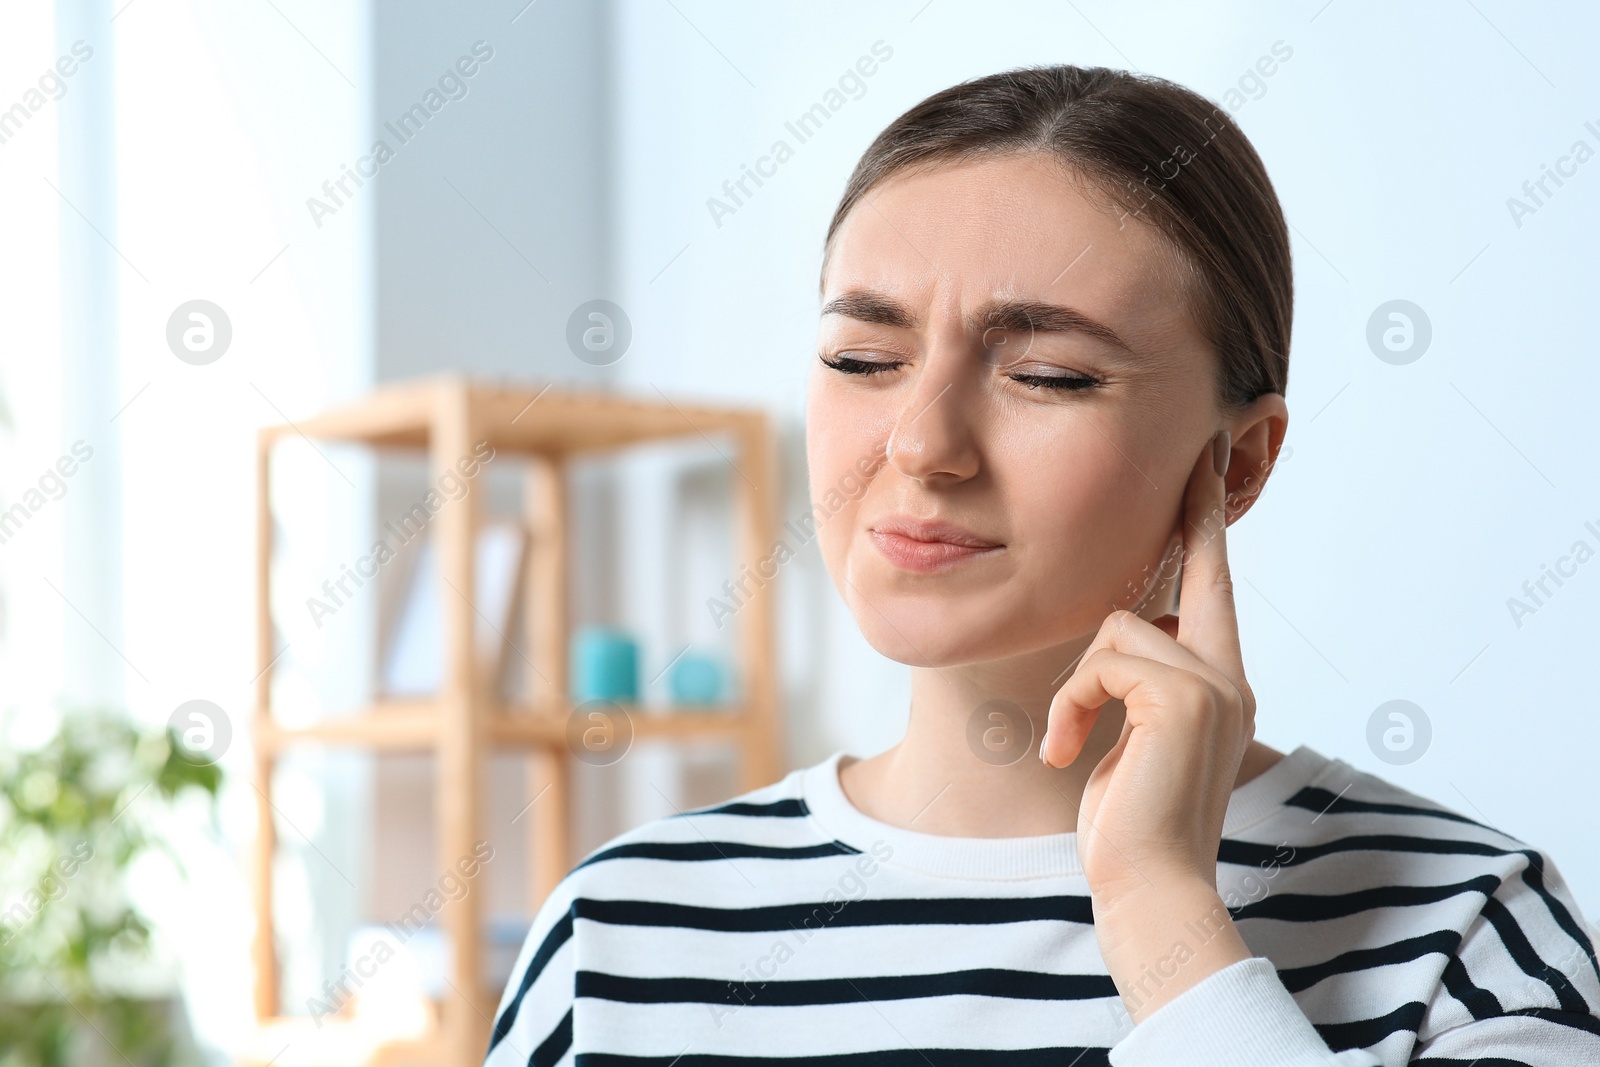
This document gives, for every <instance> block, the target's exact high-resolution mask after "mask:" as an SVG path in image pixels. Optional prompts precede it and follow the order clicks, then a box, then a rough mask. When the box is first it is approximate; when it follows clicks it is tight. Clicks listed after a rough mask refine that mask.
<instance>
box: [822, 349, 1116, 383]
mask: <svg viewBox="0 0 1600 1067" xmlns="http://www.w3.org/2000/svg"><path fill="white" fill-rule="evenodd" d="M818 358H819V359H821V360H822V363H823V365H824V366H826V367H831V368H832V369H834V370H836V371H839V372H840V373H841V374H863V375H864V374H879V373H882V372H883V371H889V370H894V369H895V368H896V367H898V366H900V365H901V364H900V363H899V362H896V361H878V360H870V359H852V358H851V357H849V356H836V357H834V358H833V359H829V358H828V357H827V356H819V357H818ZM1007 377H1009V378H1010V379H1011V380H1012V381H1014V382H1017V383H1019V384H1021V385H1025V386H1027V387H1028V388H1029V389H1039V388H1044V389H1055V390H1061V391H1063V392H1081V391H1083V390H1085V389H1093V388H1095V387H1096V386H1098V385H1102V384H1104V383H1102V382H1101V381H1100V380H1099V379H1098V378H1090V377H1087V376H1085V375H1080V374H1010V375H1007Z"/></svg>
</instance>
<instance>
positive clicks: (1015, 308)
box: [822, 289, 1133, 353]
mask: <svg viewBox="0 0 1600 1067" xmlns="http://www.w3.org/2000/svg"><path fill="white" fill-rule="evenodd" d="M822 314H823V316H824V317H826V316H828V315H843V316H845V317H847V318H852V319H855V320H857V321H858V322H870V323H874V324H876V325H879V326H892V327H895V328H897V329H902V330H914V329H916V328H917V327H918V326H919V325H921V322H920V320H919V319H918V318H917V316H916V315H915V314H914V313H913V312H912V311H911V309H910V308H908V307H907V306H906V305H904V304H902V303H901V302H900V301H898V300H896V299H894V297H892V296H889V295H888V294H887V293H883V292H879V291H878V290H876V289H851V290H850V291H848V292H846V293H842V294H840V295H839V296H836V297H834V298H833V299H832V300H830V301H828V302H827V303H826V304H824V305H823V307H822ZM966 328H967V330H968V332H970V333H976V334H983V333H987V332H988V331H990V330H1007V331H1010V332H1012V333H1023V332H1026V331H1029V330H1032V331H1035V332H1042V333H1072V332H1077V333H1083V334H1087V335H1088V336H1090V337H1093V338H1096V339H1097V340H1101V341H1104V342H1106V343H1107V344H1109V345H1112V346H1114V347H1116V348H1120V349H1122V350H1123V351H1124V352H1128V353H1132V352H1133V349H1132V347H1130V346H1129V345H1128V343H1127V342H1126V341H1124V340H1123V339H1122V338H1121V337H1120V336H1118V335H1117V332H1116V331H1115V330H1113V329H1112V328H1111V327H1109V326H1107V325H1106V324H1105V323H1103V322H1098V321H1096V320H1095V319H1092V318H1090V317H1089V316H1088V315H1085V314H1084V313H1083V312H1081V311H1079V310H1078V309H1077V308H1071V307H1067V306H1065V305H1063V304H1048V303H1045V302H1044V301H1042V300H991V301H989V302H988V303H987V304H984V305H983V306H982V307H980V308H978V309H977V311H976V312H974V313H973V314H972V315H971V316H969V317H968V319H967V321H966Z"/></svg>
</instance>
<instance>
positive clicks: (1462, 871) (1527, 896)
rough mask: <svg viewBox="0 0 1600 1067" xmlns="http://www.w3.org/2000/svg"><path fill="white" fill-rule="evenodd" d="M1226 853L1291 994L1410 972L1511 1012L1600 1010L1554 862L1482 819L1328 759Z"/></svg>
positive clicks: (1581, 931)
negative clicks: (1492, 996)
mask: <svg viewBox="0 0 1600 1067" xmlns="http://www.w3.org/2000/svg"><path fill="white" fill-rule="evenodd" d="M1463 806H1466V807H1469V808H1470V801H1467V802H1466V804H1465V805H1463ZM1222 846H1223V848H1222V854H1221V855H1219V861H1220V862H1221V863H1222V864H1228V865H1229V866H1230V871H1229V875H1230V878H1231V879H1232V885H1233V887H1234V892H1235V893H1236V895H1237V897H1238V898H1239V902H1240V903H1241V905H1242V906H1240V907H1239V908H1237V909H1235V915H1236V917H1238V918H1241V919H1257V920H1266V921H1267V922H1266V923H1265V925H1264V926H1261V925H1260V924H1253V925H1257V926H1258V929H1260V930H1261V931H1262V933H1261V934H1260V936H1261V937H1262V938H1263V940H1264V941H1265V942H1266V943H1269V944H1272V945H1273V946H1274V948H1275V950H1278V951H1281V954H1282V958H1283V959H1284V960H1286V961H1290V963H1291V965H1290V967H1289V968H1287V969H1280V975H1281V976H1283V977H1284V978H1285V983H1286V984H1287V985H1289V987H1290V990H1291V992H1296V991H1298V990H1300V989H1311V988H1312V987H1313V986H1315V985H1317V984H1318V983H1320V982H1322V981H1324V980H1327V979H1330V978H1335V977H1336V976H1344V975H1349V976H1351V977H1355V976H1356V975H1358V974H1359V973H1360V972H1365V971H1369V970H1373V969H1377V970H1384V971H1387V973H1389V974H1390V976H1391V978H1392V979H1397V978H1398V974H1399V972H1398V971H1397V970H1396V968H1400V969H1402V970H1403V968H1404V967H1405V966H1407V965H1408V963H1409V964H1410V965H1413V966H1415V967H1419V968H1423V969H1430V968H1443V970H1442V973H1441V974H1439V975H1436V976H1435V977H1436V978H1442V979H1443V980H1444V981H1445V983H1446V985H1447V986H1453V987H1454V988H1455V990H1456V991H1460V990H1468V991H1470V990H1472V989H1474V988H1475V986H1473V985H1472V984H1470V983H1468V982H1467V980H1466V977H1465V976H1466V975H1471V977H1472V980H1473V982H1474V983H1476V984H1477V985H1479V986H1485V987H1490V986H1492V987H1493V988H1494V991H1495V993H1496V994H1497V996H1498V997H1499V998H1500V1002H1501V1003H1502V1004H1504V1005H1506V1006H1507V1007H1508V1008H1509V1007H1510V1006H1511V1005H1513V1004H1515V1005H1517V1006H1519V1007H1523V1006H1527V1007H1538V1006H1540V1005H1541V1004H1543V1005H1545V1006H1560V1007H1562V1008H1564V1009H1569V1010H1576V1011H1586V1010H1592V1009H1593V1007H1594V1006H1595V1005H1600V960H1597V958H1596V954H1595V949H1594V931H1593V930H1592V928H1591V927H1590V925H1589V923H1588V922H1587V920H1586V919H1585V918H1584V916H1583V914H1582V913H1581V911H1580V909H1579V907H1578V905H1577V902H1576V900H1575V899H1574V897H1573V895H1572V893H1571V891H1570V890H1569V888H1568V886H1567V884H1566V882H1565V880H1564V879H1563V878H1562V876H1561V873H1560V871H1559V870H1558V868H1557V866H1556V864H1555V861H1554V860H1553V859H1552V858H1551V857H1550V856H1549V854H1548V853H1547V852H1546V851H1545V850H1543V849H1541V848H1539V847H1537V846H1536V845H1534V844H1531V843H1529V842H1527V841H1525V840H1523V839H1521V838H1519V837H1517V836H1514V835H1513V834H1512V833H1510V832H1508V831H1506V830H1504V829H1502V828H1500V827H1498V826H1496V825H1494V824H1492V823H1490V822H1489V821H1487V819H1486V818H1484V816H1483V813H1481V812H1479V811H1477V810H1475V809H1472V810H1471V811H1470V814H1469V813H1468V812H1465V811H1462V810H1461V809H1460V808H1458V807H1456V806H1454V805H1451V804H1445V803H1441V802H1439V801H1438V800H1435V799H1433V798H1431V797H1427V796H1424V795H1421V794H1419V793H1417V792H1414V791H1412V790H1408V789H1405V788H1403V787H1401V786H1399V785H1397V784H1395V783H1394V782H1391V781H1389V780H1388V779H1386V778H1383V777H1381V776H1379V775H1375V774H1371V773H1368V772H1365V771H1361V770H1358V769H1356V768H1355V767H1353V766H1351V765H1350V764H1348V763H1345V762H1344V761H1342V760H1337V759H1328V760H1324V761H1322V765H1321V766H1320V767H1319V768H1318V769H1317V771H1316V773H1314V774H1312V775H1310V776H1308V777H1307V779H1306V780H1305V781H1304V782H1303V783H1302V784H1300V785H1299V786H1297V787H1295V788H1293V789H1291V790H1290V791H1289V795H1288V796H1287V797H1286V798H1285V799H1284V800H1283V802H1282V805H1281V807H1279V809H1278V810H1277V812H1276V813H1274V814H1273V815H1271V816H1270V817H1268V818H1265V819H1262V820H1261V821H1260V822H1258V823H1255V824H1253V825H1250V826H1248V827H1245V828H1244V829H1243V830H1242V831H1241V832H1239V833H1238V834H1237V835H1231V836H1230V837H1227V838H1224V840H1223V842H1222ZM1429 960H1431V961H1432V962H1427V961H1429ZM1467 999H1468V1000H1469V1001H1470V1000H1471V999H1472V998H1471V996H1468V998H1467Z"/></svg>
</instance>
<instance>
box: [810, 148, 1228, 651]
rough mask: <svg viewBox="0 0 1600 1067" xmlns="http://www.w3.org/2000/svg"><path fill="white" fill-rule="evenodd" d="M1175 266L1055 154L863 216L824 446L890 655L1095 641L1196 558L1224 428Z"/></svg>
mask: <svg viewBox="0 0 1600 1067" xmlns="http://www.w3.org/2000/svg"><path fill="white" fill-rule="evenodd" d="M1172 263H1173V259H1172V258H1171V256H1169V255H1168V254H1167V250H1166V248H1165V246H1164V245H1163V244H1162V241H1161V238H1160V237H1159V236H1158V235H1157V233H1156V232H1155V231H1154V230H1153V229H1151V228H1150V227H1149V226H1148V225H1147V224H1145V223H1143V222H1140V221H1138V220H1136V219H1133V218H1126V219H1124V218H1121V213H1120V212H1118V211H1115V210H1110V209H1108V208H1107V207H1105V206H1104V204H1103V203H1101V202H1099V201H1091V200H1089V199H1085V198H1084V197H1083V196H1082V195H1081V194H1080V193H1079V191H1078V189H1077V187H1076V186H1075V184H1074V183H1073V182H1071V181H1069V180H1068V178H1067V177H1066V176H1065V175H1064V174H1063V173H1062V172H1061V171H1060V170H1059V169H1057V168H1056V166H1055V165H1053V164H1052V163H1051V162H1050V161H1049V160H1047V159H1045V158H1044V157H1039V156H1009V157H1002V158H995V159H990V160H985V161H982V162H974V163H962V164H956V165H945V166H940V167H937V168H935V169H933V170H930V171H926V172H923V173H920V174H911V175H902V176H899V177H896V178H891V179H889V180H888V181H886V182H884V183H883V184H881V185H879V186H877V187H876V188H874V189H873V190H872V192H871V193H870V194H869V196H868V198H867V199H865V200H863V201H862V202H860V203H858V204H857V205H856V206H855V207H854V208H853V209H852V210H851V212H850V214H849V215H848V216H847V217H846V219H845V220H844V222H843V223H842V224H841V225H840V227H839V229H838V230H837V232H836V233H835V237H834V246H833V251H832V254H831V256H830V258H829V262H828V267H827V273H826V279H825V290H824V293H823V314H822V321H821V328H820V332H819V340H818V355H817V357H814V358H813V360H812V363H813V366H812V369H811V379H810V385H809V392H808V398H807V404H806V448H807V458H808V463H809V468H810V487H811V499H812V505H813V509H814V511H815V513H816V515H817V518H818V522H819V531H818V540H819V544H820V546H821V550H822V554H823V558H824V560H825V561H826V563H827V567H828V570H829V572H830V573H831V574H832V576H833V580H834V583H835V585H836V586H837V587H838V589H839V592H840V595H841V596H843V597H844V599H845V601H846V603H847V604H849V606H850V609H851V611H852V612H853V613H854V615H855V618H856V621H857V623H858V625H859V626H860V627H861V630H862V632H863V633H864V634H865V635H866V637H867V640H868V641H869V642H870V643H871V644H872V646H873V647H874V648H875V649H877V650H878V651H879V652H880V653H882V654H883V655H885V656H888V657H889V658H891V659H894V660H897V661H899V662H902V663H908V664H913V665H917V666H950V665H957V664H964V663H978V662H985V661H991V660H997V659H1001V658H1004V657H1007V656H1014V655H1020V654H1023V653H1027V652H1032V651H1036V650H1039V649H1043V648H1047V647H1049V646H1053V645H1057V644H1060V643H1062V642H1066V641H1070V640H1072V639H1074V638H1079V637H1083V636H1086V635H1090V634H1092V633H1093V632H1094V631H1095V630H1097V629H1098V628H1099V626H1100V623H1101V622H1102V621H1103V620H1104V618H1105V617H1106V615H1108V614H1109V613H1110V612H1111V611H1113V610H1115V609H1117V608H1133V609H1137V608H1138V607H1139V606H1140V605H1139V600H1140V597H1141V596H1142V595H1144V594H1146V593H1147V592H1149V590H1150V589H1151V587H1152V583H1153V582H1154V581H1155V580H1156V577H1155V576H1156V575H1157V574H1159V573H1161V572H1162V571H1163V567H1162V563H1163V559H1164V558H1168V556H1169V553H1170V554H1171V558H1172V559H1173V560H1175V559H1176V558H1177V557H1176V549H1177V545H1178V543H1179V542H1178V540H1177V537H1178V536H1179V535H1178V517H1179V514H1180V507H1181V503H1182V493H1183V487H1184V484H1185V482H1186V479H1187V478H1188V475H1189V472H1190V470H1191V469H1192V467H1193V465H1194V462H1195V459H1196V457H1197V456H1198V455H1199V452H1200V450H1201V449H1202V448H1203V447H1205V445H1206V444H1207V442H1208V441H1209V439H1210V437H1211V435H1212V434H1213V433H1214V432H1215V431H1216V430H1217V429H1218V428H1219V427H1220V426H1221V425H1222V420H1221V415H1220V413H1219V409H1218V406H1217V394H1216V385H1215V370H1214V368H1215V365H1216V364H1215V359H1216V357H1215V355H1214V354H1213V353H1212V352H1211V351H1210V349H1209V347H1208V346H1207V344H1206V343H1205V341H1204V340H1203V338H1202V337H1201V334H1200V332H1199V329H1198V327H1197V326H1196V324H1195V323H1194V322H1193V321H1191V318H1190V316H1189V313H1188V310H1187V305H1186V304H1185V301H1184V299H1183V296H1182V290H1181V288H1180V283H1179V282H1178V280H1177V275H1176V273H1175V271H1174V270H1173V269H1172ZM1007 304H1018V305H1022V307H1021V309H1020V310H1014V311H1012V312H1010V313H1007V311H1006V308H1005V305H1007ZM1118 340H1120V341H1121V342H1122V344H1123V345H1125V346H1126V347H1125V348H1124V347H1122V346H1119V344H1117V343H1116V342H1117V341H1118ZM823 359H826V360H828V361H830V362H839V361H841V360H843V361H845V362H844V364H843V365H844V367H845V368H847V370H851V371H861V370H864V369H865V370H872V371H873V373H867V374H863V373H847V372H846V371H842V370H836V369H833V368H830V367H828V366H826V365H824V363H823V362H822V360H823ZM850 361H857V362H850ZM863 365H865V366H863ZM1019 379H1020V380H1019ZM1052 382H1054V383H1058V384H1057V385H1054V386H1053V385H1052V384H1050V383H1052ZM832 509H837V510H832ZM892 517H899V518H905V519H910V520H912V521H918V520H921V521H937V522H946V523H951V524H954V525H956V526H959V527H963V528H965V529H966V530H967V531H969V532H971V533H972V534H974V535H976V537H977V538H979V539H981V540H984V541H987V542H990V543H993V544H994V545H997V546H999V547H996V548H992V549H987V550H975V551H967V552H965V553H962V554H961V555H959V556H958V557H957V558H954V559H949V560H946V561H944V562H939V561H932V562H930V561H928V560H924V561H923V562H922V563H921V564H920V565H919V564H918V563H917V562H916V561H915V560H914V559H908V558H907V553H908V551H909V552H910V553H913V554H914V553H916V552H918V551H921V552H923V553H924V554H926V555H931V554H936V553H938V552H947V553H948V552H949V551H951V550H948V549H944V550H941V549H937V548H934V549H931V550H930V549H928V548H926V547H924V548H923V549H921V550H918V549H917V548H916V546H915V544H913V543H912V542H908V541H906V540H903V539H900V538H896V537H893V536H885V535H884V534H883V532H882V527H883V526H884V525H885V524H886V523H888V522H889V520H890V519H891V518H892ZM875 531H876V532H875ZM1165 574H1166V575H1167V576H1168V577H1170V576H1171V574H1172V569H1171V568H1170V567H1169V568H1166V569H1165Z"/></svg>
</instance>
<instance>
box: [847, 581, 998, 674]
mask: <svg viewBox="0 0 1600 1067" xmlns="http://www.w3.org/2000/svg"><path fill="white" fill-rule="evenodd" d="M857 585H858V586H860V587H861V588H860V591H859V592H857V591H855V590H848V587H847V592H848V595H847V596H846V598H845V603H846V604H847V605H848V607H849V608H850V613H851V615H853V616H854V617H855V620H856V626H857V628H859V629H860V630H861V635H862V636H863V637H865V638H866V639H867V644H869V645H871V646H872V647H873V649H874V650H875V651H876V652H877V653H878V654H879V655H881V656H883V657H884V658H886V659H891V660H894V661H895V662H896V663H904V664H906V665H907V666H909V667H958V666H961V665H963V664H968V663H982V662H987V661H989V660H996V659H1003V658H1005V657H1006V656H1009V655H1014V654H1016V653H1017V652H1020V651H1023V650H1024V649H1023V648H1022V646H1023V645H1024V644H1026V642H1025V641H1024V640H1023V631H1024V630H1025V627H1023V626H1022V625H1021V624H1020V623H1019V622H1015V621H1010V620H1007V619H1006V618H1005V617H1004V616H1003V615H1001V616H996V615H995V614H994V613H993V612H992V611H990V610H986V609H985V607H983V606H980V605H978V604H976V603H974V601H975V600H977V599H978V597H976V596H968V595H958V594H950V595H939V594H931V593H922V594H916V595H908V594H906V593H904V592H895V593H890V592H887V591H884V590H882V589H881V588H877V589H875V588H872V587H869V586H866V585H863V584H862V583H860V582H859V581H858V582H857ZM863 594H864V595H863Z"/></svg>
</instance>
